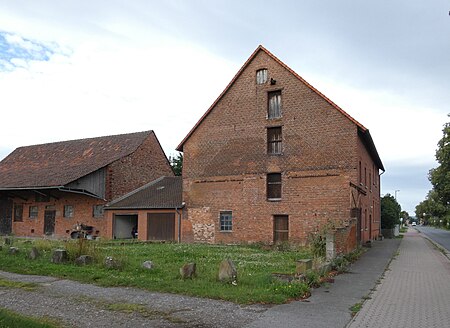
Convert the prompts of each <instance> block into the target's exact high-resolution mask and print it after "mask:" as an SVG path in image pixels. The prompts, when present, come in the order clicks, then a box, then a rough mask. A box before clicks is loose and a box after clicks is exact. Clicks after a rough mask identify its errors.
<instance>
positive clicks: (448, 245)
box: [415, 226, 450, 252]
mask: <svg viewBox="0 0 450 328" xmlns="http://www.w3.org/2000/svg"><path fill="white" fill-rule="evenodd" d="M415 228H416V229H417V230H419V231H420V232H421V233H423V234H425V235H426V236H427V237H428V238H430V239H431V240H433V241H434V242H436V243H438V244H439V245H441V246H442V247H444V248H445V249H447V251H448V252H450V231H447V230H442V229H436V228H433V227H428V226H417V227H415Z"/></svg>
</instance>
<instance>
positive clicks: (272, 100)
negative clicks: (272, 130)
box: [267, 91, 281, 119]
mask: <svg viewBox="0 0 450 328" xmlns="http://www.w3.org/2000/svg"><path fill="white" fill-rule="evenodd" d="M268 99H269V103H268V105H267V106H268V108H267V117H268V118H269V119H271V118H280V117H281V91H272V92H269V96H268Z"/></svg>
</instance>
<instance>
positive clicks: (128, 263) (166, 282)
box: [0, 239, 317, 303]
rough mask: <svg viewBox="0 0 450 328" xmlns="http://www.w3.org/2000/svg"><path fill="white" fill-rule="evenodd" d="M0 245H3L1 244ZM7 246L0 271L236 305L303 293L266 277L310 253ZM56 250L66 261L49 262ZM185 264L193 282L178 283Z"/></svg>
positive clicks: (304, 287)
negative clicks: (232, 269) (222, 275)
mask: <svg viewBox="0 0 450 328" xmlns="http://www.w3.org/2000/svg"><path fill="white" fill-rule="evenodd" d="M0 244H3V241H2V240H0ZM9 246H10V245H4V246H3V249H2V250H1V251H0V263H1V270H5V271H10V272H17V273H22V274H36V275H48V276H55V277H60V278H67V279H72V280H77V281H81V282H86V283H94V284H97V285H101V286H130V287H137V288H142V289H146V290H150V291H159V292H168V293H178V294H185V295H191V296H199V297H207V298H214V299H223V300H228V301H232V302H236V303H283V302H286V301H288V300H289V299H295V298H300V297H302V296H304V295H305V294H306V293H307V292H308V291H309V287H308V284H307V283H300V282H294V283H288V282H280V281H278V280H274V279H273V278H272V273H286V274H292V273H294V272H295V267H296V260H299V259H304V258H311V255H310V253H309V252H308V251H307V250H305V249H301V248H297V249H291V248H289V249H288V250H283V251H278V250H271V249H269V250H268V249H264V248H262V247H258V246H225V245H200V244H172V243H161V244H160V243H151V244H148V243H140V242H133V243H121V242H109V243H107V242H99V241H87V240H79V241H76V240H75V241H50V240H43V239H36V240H24V239H13V246H14V247H18V248H19V250H20V251H19V253H18V254H15V255H11V254H9ZM33 246H34V247H36V248H37V249H38V250H39V252H40V254H41V256H40V257H38V258H37V259H36V260H30V259H27V255H28V253H29V250H30V249H31V248H32V247H33ZM56 248H65V249H66V250H67V251H68V253H69V257H70V258H71V261H70V262H68V263H66V264H54V263H51V261H50V259H51V255H52V251H53V250H54V249H56ZM79 254H89V255H91V256H93V257H94V263H93V264H91V265H87V266H77V265H75V264H74V263H73V259H74V258H76V257H77V256H78V255H79ZM106 256H112V257H113V258H114V259H116V260H118V261H119V263H120V264H121V265H120V268H119V269H108V268H106V267H105V266H104V263H103V262H104V259H105V257H106ZM228 258H229V259H231V260H233V262H234V263H235V265H236V268H237V271H238V281H237V285H236V286H234V285H232V284H229V283H221V282H219V281H218V280H217V274H218V267H219V263H220V262H221V261H222V260H224V259H228ZM147 260H151V261H152V262H153V263H154V265H155V268H154V269H152V270H147V269H144V268H142V263H143V262H144V261H147ZM188 262H195V263H196V264H197V277H195V278H194V279H192V280H191V279H187V280H183V279H181V277H180V273H179V269H180V267H181V266H182V265H183V264H185V263H188ZM312 278H317V277H312Z"/></svg>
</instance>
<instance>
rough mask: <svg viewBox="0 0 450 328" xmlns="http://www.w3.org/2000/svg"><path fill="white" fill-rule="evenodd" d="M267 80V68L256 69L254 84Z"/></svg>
mask: <svg viewBox="0 0 450 328" xmlns="http://www.w3.org/2000/svg"><path fill="white" fill-rule="evenodd" d="M266 82H267V69H265V68H263V69H259V70H257V71H256V84H264V83H266Z"/></svg>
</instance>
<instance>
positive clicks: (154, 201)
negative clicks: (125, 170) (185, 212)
mask: <svg viewBox="0 0 450 328" xmlns="http://www.w3.org/2000/svg"><path fill="white" fill-rule="evenodd" d="M182 190H183V180H182V178H181V177H160V178H158V179H156V180H154V181H152V182H150V183H148V184H146V185H144V186H142V187H140V188H138V189H136V190H133V191H132V192H130V193H128V194H126V195H124V196H122V197H120V198H118V199H115V200H113V201H111V202H110V203H108V204H107V205H106V207H105V209H106V210H108V209H169V208H181V207H182V206H183V205H182V203H183V201H182Z"/></svg>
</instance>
